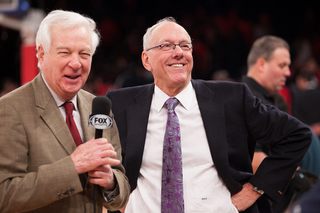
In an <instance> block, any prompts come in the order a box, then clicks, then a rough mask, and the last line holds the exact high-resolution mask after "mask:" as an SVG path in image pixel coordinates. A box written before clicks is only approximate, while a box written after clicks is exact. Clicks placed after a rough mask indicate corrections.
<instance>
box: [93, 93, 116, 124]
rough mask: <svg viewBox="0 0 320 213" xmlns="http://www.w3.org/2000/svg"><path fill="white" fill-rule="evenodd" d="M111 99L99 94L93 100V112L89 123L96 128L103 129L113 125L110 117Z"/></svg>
mask: <svg viewBox="0 0 320 213" xmlns="http://www.w3.org/2000/svg"><path fill="white" fill-rule="evenodd" d="M110 109H111V101H110V99H109V98H107V97H105V96H97V97H95V98H94V99H93V100H92V114H91V115H90V116H89V121H88V123H89V124H91V126H93V127H94V128H96V129H99V130H102V129H107V128H109V127H111V126H112V124H113V119H112V118H111V117H110Z"/></svg>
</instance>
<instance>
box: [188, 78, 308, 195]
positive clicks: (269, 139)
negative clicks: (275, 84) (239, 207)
mask: <svg viewBox="0 0 320 213" xmlns="http://www.w3.org/2000/svg"><path fill="white" fill-rule="evenodd" d="M192 83H193V86H194V88H195V91H196V95H197V100H198V104H199V108H200V112H201V115H202V119H203V122H204V126H205V130H206V134H207V139H208V142H209V147H210V151H211V155H212V159H213V161H214V164H215V167H216V169H217V171H218V173H219V176H220V177H221V178H222V180H223V181H224V183H225V184H226V186H227V187H228V189H229V191H230V192H231V194H236V193H238V192H239V191H240V190H241V189H242V185H243V184H245V183H246V182H250V183H252V184H253V185H255V186H257V187H259V188H261V189H262V190H264V191H265V195H266V196H267V197H269V198H270V199H271V200H273V201H279V200H280V199H281V197H282V194H283V193H284V191H285V189H286V187H287V186H288V184H289V182H290V180H291V179H292V176H293V174H294V172H295V170H296V168H297V167H298V165H299V163H300V161H301V160H302V158H303V156H304V155H305V153H306V151H307V150H308V148H309V145H310V143H311V131H310V129H309V128H308V127H307V126H306V125H304V124H303V123H302V122H300V121H299V120H297V119H296V118H294V117H292V116H290V115H288V114H287V113H284V112H282V111H280V110H278V109H277V108H276V107H273V106H270V105H264V104H262V103H261V101H260V99H258V98H256V97H255V96H253V95H252V93H251V91H250V90H249V88H248V87H247V85H245V84H243V83H230V82H213V81H201V80H193V81H192ZM257 142H259V143H261V144H263V145H264V146H267V147H269V149H270V153H269V156H268V157H267V158H266V159H265V160H264V161H263V162H262V163H261V165H260V167H259V169H258V170H257V172H256V173H255V174H254V175H253V173H252V165H251V163H252V158H253V153H254V148H255V144H256V143H257Z"/></svg>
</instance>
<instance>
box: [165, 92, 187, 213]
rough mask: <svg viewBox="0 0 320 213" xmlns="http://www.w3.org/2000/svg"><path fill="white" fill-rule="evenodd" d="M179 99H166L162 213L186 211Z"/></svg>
mask: <svg viewBox="0 0 320 213" xmlns="http://www.w3.org/2000/svg"><path fill="white" fill-rule="evenodd" d="M178 103H179V101H178V100H177V99H176V98H169V99H168V100H167V101H166V105H167V108H168V120H167V127H166V133H165V136H164V142H163V164H162V187H161V213H176V212H177V213H178V212H179V213H181V212H184V201H183V177H182V156H181V154H182V153H181V142H180V125H179V120H178V117H177V114H176V113H175V111H174V109H175V107H176V106H177V105H178Z"/></svg>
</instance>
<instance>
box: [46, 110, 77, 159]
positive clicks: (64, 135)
mask: <svg viewBox="0 0 320 213" xmlns="http://www.w3.org/2000/svg"><path fill="white" fill-rule="evenodd" d="M59 113H60V111H59V109H58V108H57V107H56V106H55V105H52V104H49V105H48V106H47V107H46V108H45V109H44V111H43V113H42V114H41V117H42V118H43V120H44V122H45V123H46V124H47V125H48V127H49V128H50V129H51V131H52V133H53V134H54V135H55V137H56V138H57V140H58V141H59V142H60V144H61V145H62V146H63V147H64V149H65V150H66V151H67V153H68V154H69V155H70V154H71V153H72V152H73V151H74V150H75V148H76V145H75V143H74V142H73V138H72V136H71V133H70V131H69V130H68V127H67V124H66V123H65V122H64V120H63V118H62V115H60V116H59ZM60 114H61V113H60Z"/></svg>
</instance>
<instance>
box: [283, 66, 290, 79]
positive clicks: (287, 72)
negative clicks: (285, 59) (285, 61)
mask: <svg viewBox="0 0 320 213" xmlns="http://www.w3.org/2000/svg"><path fill="white" fill-rule="evenodd" d="M284 75H285V76H286V77H289V76H290V75H291V71H290V68H289V67H288V66H287V67H286V68H285V71H284Z"/></svg>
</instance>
